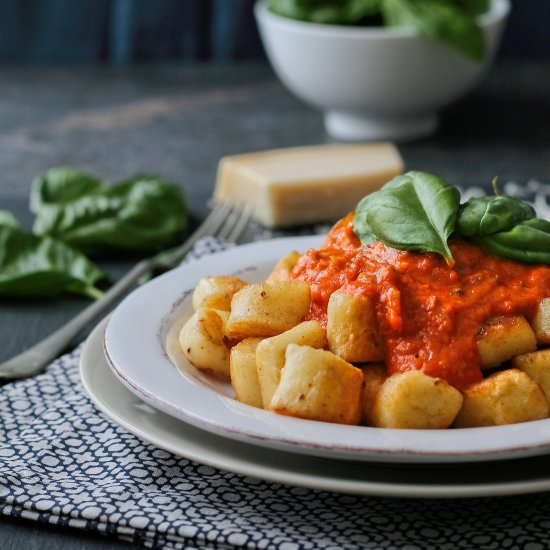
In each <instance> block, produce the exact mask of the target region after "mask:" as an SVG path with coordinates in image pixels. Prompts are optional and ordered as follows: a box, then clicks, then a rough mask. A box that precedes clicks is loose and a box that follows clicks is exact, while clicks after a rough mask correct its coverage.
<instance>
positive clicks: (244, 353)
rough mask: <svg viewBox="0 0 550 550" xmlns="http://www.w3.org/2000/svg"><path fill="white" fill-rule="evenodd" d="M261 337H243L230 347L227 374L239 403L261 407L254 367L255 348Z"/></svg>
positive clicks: (258, 383) (258, 385)
mask: <svg viewBox="0 0 550 550" xmlns="http://www.w3.org/2000/svg"><path fill="white" fill-rule="evenodd" d="M261 341H262V338H245V339H244V340H241V341H240V342H239V343H238V344H236V345H234V346H233V347H232V348H231V355H230V356H229V376H230V377H231V384H232V385H233V389H234V390H235V394H236V396H237V399H238V400H239V401H240V402H241V403H246V404H247V405H252V406H253V407H259V408H262V405H263V403H262V392H261V389H260V381H259V380H258V368H257V367H256V349H257V347H258V344H259V343H260V342H261Z"/></svg>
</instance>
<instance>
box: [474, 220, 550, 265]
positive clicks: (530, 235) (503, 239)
mask: <svg viewBox="0 0 550 550" xmlns="http://www.w3.org/2000/svg"><path fill="white" fill-rule="evenodd" d="M472 240H473V241H474V242H475V243H477V244H478V245H480V246H482V247H483V248H485V249H486V250H488V251H489V252H491V253H492V254H496V255H497V256H501V257H503V258H509V259H511V260H516V261H517V262H523V263H537V264H550V222H548V221H546V220H541V219H538V218H532V219H529V220H526V221H523V222H520V223H518V224H517V225H515V226H514V227H513V228H512V229H509V230H507V231H499V232H498V233H494V234H492V235H486V236H483V237H481V236H476V237H473V238H472Z"/></svg>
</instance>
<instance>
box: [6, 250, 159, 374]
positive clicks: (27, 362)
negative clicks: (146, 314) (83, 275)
mask: <svg viewBox="0 0 550 550" xmlns="http://www.w3.org/2000/svg"><path fill="white" fill-rule="evenodd" d="M150 269H151V262H149V261H147V260H144V261H141V262H139V263H137V264H136V265H135V266H134V267H133V268H132V269H131V270H130V271H128V273H126V274H125V275H124V276H123V277H122V278H121V279H120V280H119V281H118V282H117V283H115V284H114V285H113V286H112V287H111V288H110V289H109V290H108V291H107V292H105V294H104V295H103V296H102V297H101V298H99V299H98V300H96V301H95V302H93V303H92V304H90V305H89V306H88V307H87V308H85V309H84V310H82V311H81V312H80V313H79V314H78V315H76V316H75V317H73V318H72V319H71V320H70V321H69V322H68V323H66V324H65V325H63V326H62V327H61V328H59V329H58V330H56V331H55V332H53V333H52V334H50V335H49V336H47V337H46V338H44V339H43V340H41V341H40V342H38V343H37V344H35V345H34V346H32V347H31V348H29V349H27V350H26V351H24V352H22V353H20V354H19V355H16V356H15V357H12V358H11V359H9V360H8V361H6V362H5V363H3V364H2V365H1V367H0V379H1V378H9V379H15V378H25V377H27V376H32V375H34V374H37V373H39V372H40V371H42V370H43V369H44V368H45V367H46V366H47V365H48V364H49V363H50V362H51V361H53V360H54V359H55V358H56V357H58V356H59V355H60V354H61V352H62V351H63V350H65V348H67V347H68V345H69V344H70V343H71V341H72V340H73V338H75V337H76V336H77V335H78V334H80V332H82V331H83V330H84V329H85V328H86V326H87V325H88V324H89V323H91V322H92V321H93V320H94V319H96V318H97V317H98V316H99V315H100V314H101V313H103V312H105V311H106V310H107V309H108V308H109V307H110V306H112V305H113V304H114V303H115V302H116V300H117V299H118V298H120V297H121V296H122V295H123V294H124V293H125V292H126V291H127V290H129V289H130V288H132V286H134V285H135V283H136V282H137V281H138V280H139V278H140V277H141V276H142V275H144V274H145V273H147V272H148V271H149V270H150Z"/></svg>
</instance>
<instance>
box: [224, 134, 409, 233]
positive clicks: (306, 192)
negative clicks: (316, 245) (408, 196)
mask: <svg viewBox="0 0 550 550" xmlns="http://www.w3.org/2000/svg"><path fill="white" fill-rule="evenodd" d="M402 172H403V160H402V158H401V155H400V154H399V151H398V150H397V148H396V147H395V145H393V144H392V143H369V144H360V145H320V146H311V147H293V148H289V149H274V150H271V151H263V152H257V153H248V154H243V155H235V156H228V157H224V158H222V159H221V161H220V163H219V166H218V175H217V181H216V189H215V191H214V197H215V198H216V199H221V200H228V201H239V202H241V201H242V202H245V203H249V204H252V205H253V206H254V218H255V219H256V220H257V221H259V222H261V223H262V224H264V225H265V226H267V227H290V226H293V225H303V224H309V223H316V222H325V221H335V220H337V219H338V218H340V217H342V216H344V215H345V214H347V213H348V212H350V211H351V210H353V209H354V208H355V206H356V205H357V203H358V202H359V200H360V199H361V198H363V197H364V196H365V195H367V194H368V193H371V192H372V191H376V190H377V189H379V188H380V187H381V186H382V185H384V184H385V183H386V182H388V181H389V180H391V179H392V178H393V177H395V176H396V175H399V174H401V173H402Z"/></svg>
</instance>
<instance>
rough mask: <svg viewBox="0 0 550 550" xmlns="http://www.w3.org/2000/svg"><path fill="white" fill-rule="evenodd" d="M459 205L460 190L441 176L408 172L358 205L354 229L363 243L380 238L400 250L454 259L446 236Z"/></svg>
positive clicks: (452, 228)
mask: <svg viewBox="0 0 550 550" xmlns="http://www.w3.org/2000/svg"><path fill="white" fill-rule="evenodd" d="M459 204H460V193H459V191H458V190H457V189H456V188H454V187H452V186H451V185H449V184H447V183H446V182H445V181H443V180H442V179H441V178H438V177H437V176H434V175H433V174H428V173H426V172H417V171H413V172H408V173H406V174H404V175H403V176H398V177H396V178H394V179H393V180H392V181H390V182H389V183H387V184H386V185H385V186H384V187H382V189H380V190H379V191H376V192H374V193H372V194H371V195H368V196H367V197H365V198H364V199H363V200H362V201H361V202H360V203H359V204H358V206H357V210H356V213H355V217H354V222H353V225H354V231H355V233H356V234H357V236H358V237H359V238H360V239H361V241H362V242H364V243H369V242H372V241H373V240H380V241H382V242H384V243H385V244H387V245H389V246H392V247H394V248H398V249H401V250H408V251H416V252H437V253H438V254H441V255H442V256H443V257H444V258H445V259H446V261H447V262H451V261H452V259H453V258H452V254H451V250H450V249H449V245H448V244H447V239H448V238H449V236H450V235H451V233H452V232H453V231H454V228H455V223H456V216H457V212H458V208H459Z"/></svg>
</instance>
